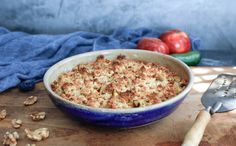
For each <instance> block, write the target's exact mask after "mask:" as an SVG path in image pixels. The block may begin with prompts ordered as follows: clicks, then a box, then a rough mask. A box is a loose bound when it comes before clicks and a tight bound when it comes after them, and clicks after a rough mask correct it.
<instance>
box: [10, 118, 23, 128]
mask: <svg viewBox="0 0 236 146" xmlns="http://www.w3.org/2000/svg"><path fill="white" fill-rule="evenodd" d="M11 124H12V127H13V128H16V129H17V128H20V126H21V125H22V121H21V120H20V119H13V120H11Z"/></svg>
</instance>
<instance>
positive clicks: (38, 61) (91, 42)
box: [0, 27, 200, 92]
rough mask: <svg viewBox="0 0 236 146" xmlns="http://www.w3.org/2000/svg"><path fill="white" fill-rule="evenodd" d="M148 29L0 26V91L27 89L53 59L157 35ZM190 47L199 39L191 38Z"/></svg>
mask: <svg viewBox="0 0 236 146" xmlns="http://www.w3.org/2000/svg"><path fill="white" fill-rule="evenodd" d="M159 34H160V33H159V32H158V31H156V30H151V29H147V28H139V29H128V28H120V29H117V30H115V31H114V32H113V33H112V34H110V35H104V34H98V33H92V32H83V31H78V32H74V33H70V34H65V35H44V34H37V35H32V34H27V33H24V32H11V31H9V30H7V29H5V28H3V27H0V92H2V91H4V90H6V89H9V88H11V87H15V86H19V87H20V88H21V89H23V90H30V89H32V88H33V87H34V84H35V83H37V82H40V81H42V78H43V75H44V73H45V72H46V71H47V69H48V68H49V67H50V66H52V65H53V64H55V63H56V62H58V61H60V60H62V59H64V58H66V57H69V56H72V55H76V54H81V53H85V52H90V51H97V50H105V49H115V48H129V49H133V48H135V47H136V44H137V42H138V40H139V39H140V38H142V37H158V36H159ZM191 42H192V49H193V50H198V48H199V46H200V40H199V39H198V38H195V37H191Z"/></svg>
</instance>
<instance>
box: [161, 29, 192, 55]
mask: <svg viewBox="0 0 236 146" xmlns="http://www.w3.org/2000/svg"><path fill="white" fill-rule="evenodd" d="M160 39H161V40H162V41H163V42H164V43H166V45H167V46H168V47H169V49H170V53H186V52H189V51H190V48H191V43H190V38H189V36H188V35H187V34H186V33H185V32H183V31H180V30H177V29H174V30H169V31H166V32H164V33H163V34H161V36H160Z"/></svg>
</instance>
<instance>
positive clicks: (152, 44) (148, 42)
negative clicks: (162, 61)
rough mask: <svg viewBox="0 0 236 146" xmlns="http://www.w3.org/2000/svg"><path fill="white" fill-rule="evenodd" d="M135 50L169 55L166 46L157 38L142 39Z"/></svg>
mask: <svg viewBox="0 0 236 146" xmlns="http://www.w3.org/2000/svg"><path fill="white" fill-rule="evenodd" d="M137 49H142V50H149V51H154V52H160V53H163V54H169V52H170V51H169V48H168V46H167V45H166V44H165V43H163V42H162V41H161V40H160V39H158V38H142V39H140V40H139V42H138V45H137Z"/></svg>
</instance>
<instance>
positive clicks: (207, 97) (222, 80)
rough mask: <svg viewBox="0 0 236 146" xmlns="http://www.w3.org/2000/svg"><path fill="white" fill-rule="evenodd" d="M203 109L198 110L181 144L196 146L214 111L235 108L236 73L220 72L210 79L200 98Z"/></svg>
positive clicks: (225, 110)
mask: <svg viewBox="0 0 236 146" xmlns="http://www.w3.org/2000/svg"><path fill="white" fill-rule="evenodd" d="M201 101H202V104H203V105H204V107H205V110H203V111H200V112H199V114H198V116H197V118H196V120H195V121H194V124H193V126H192V127H191V129H190V130H189V131H188V132H187V134H186V135H185V138H184V141H183V143H182V146H198V145H199V143H200V141H201V139H202V136H203V134H204V131H205V128H206V126H207V124H208V122H209V121H210V119H211V115H213V114H214V113H220V112H227V111H230V110H233V109H236V75H231V74H220V75H218V76H217V78H216V79H214V80H213V81H212V83H211V84H210V86H209V88H208V89H207V91H206V92H205V93H204V94H203V96H202V98H201Z"/></svg>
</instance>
